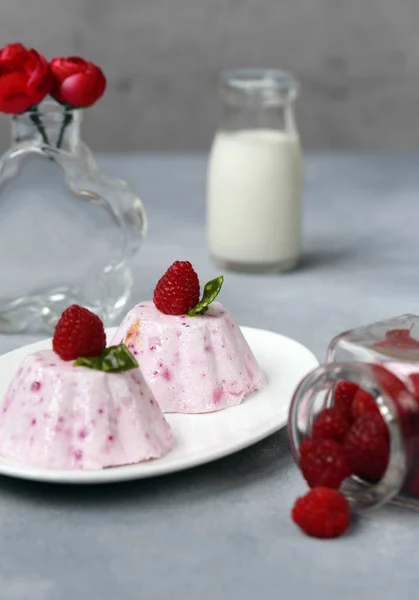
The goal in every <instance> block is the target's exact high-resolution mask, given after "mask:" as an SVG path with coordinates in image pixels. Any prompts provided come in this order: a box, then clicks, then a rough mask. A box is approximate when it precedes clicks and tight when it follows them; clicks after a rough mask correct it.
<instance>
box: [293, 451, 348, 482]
mask: <svg viewBox="0 0 419 600" xmlns="http://www.w3.org/2000/svg"><path fill="white" fill-rule="evenodd" d="M300 454H301V452H300ZM300 469H301V472H302V474H303V476H304V479H305V480H306V481H307V483H308V485H309V486H310V487H315V486H323V487H329V488H335V489H337V488H338V487H339V486H340V484H341V483H342V481H343V480H344V479H346V478H347V477H349V475H351V469H350V467H349V463H348V460H347V458H346V455H345V451H344V449H343V447H342V446H341V445H340V444H338V443H337V442H336V441H335V440H313V448H312V450H311V451H309V450H308V449H307V450H306V452H305V453H304V454H301V456H300Z"/></svg>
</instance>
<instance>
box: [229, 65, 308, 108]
mask: <svg viewBox="0 0 419 600" xmlns="http://www.w3.org/2000/svg"><path fill="white" fill-rule="evenodd" d="M220 87H221V91H222V94H223V97H224V99H225V100H226V101H227V102H230V103H232V104H236V103H237V104H239V103H242V102H245V101H246V100H247V101H257V102H259V103H263V104H265V105H269V104H272V105H278V106H280V105H283V104H286V103H288V102H291V101H293V100H294V99H295V98H296V97H297V94H298V83H297V81H296V80H295V79H294V77H293V76H292V75H291V73H289V72H288V71H280V70H275V69H231V70H226V71H223V72H222V73H221V84H220Z"/></svg>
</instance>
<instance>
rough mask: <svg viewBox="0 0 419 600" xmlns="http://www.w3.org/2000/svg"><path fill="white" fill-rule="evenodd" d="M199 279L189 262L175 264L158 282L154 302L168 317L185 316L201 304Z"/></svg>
mask: <svg viewBox="0 0 419 600" xmlns="http://www.w3.org/2000/svg"><path fill="white" fill-rule="evenodd" d="M199 291H200V289H199V279H198V275H197V274H196V272H195V271H194V269H193V267H192V265H191V263H190V262H189V261H187V260H185V261H179V260H177V261H176V262H174V263H173V264H172V265H171V266H170V267H169V268H168V269H167V271H166V273H165V274H164V275H163V276H162V277H161V279H160V280H159V281H158V283H157V285H156V287H155V290H154V294H153V301H154V304H155V306H156V307H157V308H158V310H159V311H160V312H162V313H164V314H166V315H185V314H186V313H187V312H188V310H189V309H190V308H193V307H194V306H196V305H197V304H198V302H199Z"/></svg>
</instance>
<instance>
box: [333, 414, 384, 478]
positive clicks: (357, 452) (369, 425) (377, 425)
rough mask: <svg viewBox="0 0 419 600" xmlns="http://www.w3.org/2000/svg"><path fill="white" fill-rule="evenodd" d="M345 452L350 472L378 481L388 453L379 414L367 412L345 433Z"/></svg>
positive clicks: (382, 422) (382, 472)
mask: <svg viewBox="0 0 419 600" xmlns="http://www.w3.org/2000/svg"><path fill="white" fill-rule="evenodd" d="M344 448H345V452H346V455H347V457H348V462H349V465H350V468H351V470H352V472H353V473H354V474H355V475H358V476H359V477H361V478H362V479H365V480H366V481H371V482H375V481H379V480H380V479H381V477H382V476H383V475H384V473H385V471H386V469H387V465H388V461H389V454H390V443H389V435H388V429H387V427H386V424H385V423H384V421H383V419H382V417H381V415H380V414H377V413H375V412H367V413H365V414H363V415H362V416H361V417H359V419H357V420H356V421H355V423H354V424H353V425H352V426H351V428H350V430H349V431H348V433H347V434H346V438H345V444H344Z"/></svg>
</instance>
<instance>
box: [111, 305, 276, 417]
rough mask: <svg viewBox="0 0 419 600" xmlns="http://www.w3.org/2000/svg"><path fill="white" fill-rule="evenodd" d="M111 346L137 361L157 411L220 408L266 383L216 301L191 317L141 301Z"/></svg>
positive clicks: (198, 411) (125, 320) (214, 409)
mask: <svg viewBox="0 0 419 600" xmlns="http://www.w3.org/2000/svg"><path fill="white" fill-rule="evenodd" d="M112 343H113V344H119V343H124V344H125V345H126V346H127V347H128V349H129V350H130V351H131V352H132V353H133V354H134V356H135V357H136V358H137V360H138V363H139V365H140V369H141V371H142V373H143V375H144V378H145V380H146V381H147V383H148V385H149V386H150V388H151V390H152V391H153V393H154V395H155V397H156V400H157V401H158V403H159V405H160V408H161V409H162V411H163V412H167V413H169V412H178V413H205V412H211V411H216V410H221V409H224V408H228V407H230V406H235V405H237V404H240V402H242V400H243V399H244V398H245V397H246V396H248V395H249V394H250V393H251V392H255V391H257V390H260V389H261V388H263V387H264V386H265V385H266V378H265V375H264V373H263V372H262V370H261V369H260V367H259V365H258V364H257V362H256V359H255V357H254V355H253V353H252V351H251V349H250V347H249V345H248V343H247V341H246V340H245V338H244V336H243V333H242V332H241V330H240V328H239V326H238V325H237V324H236V323H235V321H234V319H233V317H232V315H231V314H230V313H229V312H228V311H227V309H226V308H224V306H223V305H222V304H221V303H219V302H213V303H212V304H211V305H210V306H209V309H208V311H207V312H206V313H205V314H203V315H197V316H195V317H188V316H184V315H179V316H174V315H166V314H163V313H162V312H160V311H159V310H158V309H157V308H156V307H155V305H154V303H153V302H151V301H148V302H142V303H140V304H138V305H137V306H135V307H134V308H133V309H132V310H131V311H130V312H129V313H128V314H127V315H126V317H125V319H124V320H123V321H122V323H121V325H120V327H119V329H118V331H117V332H116V334H115V336H114V338H113V340H112Z"/></svg>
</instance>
